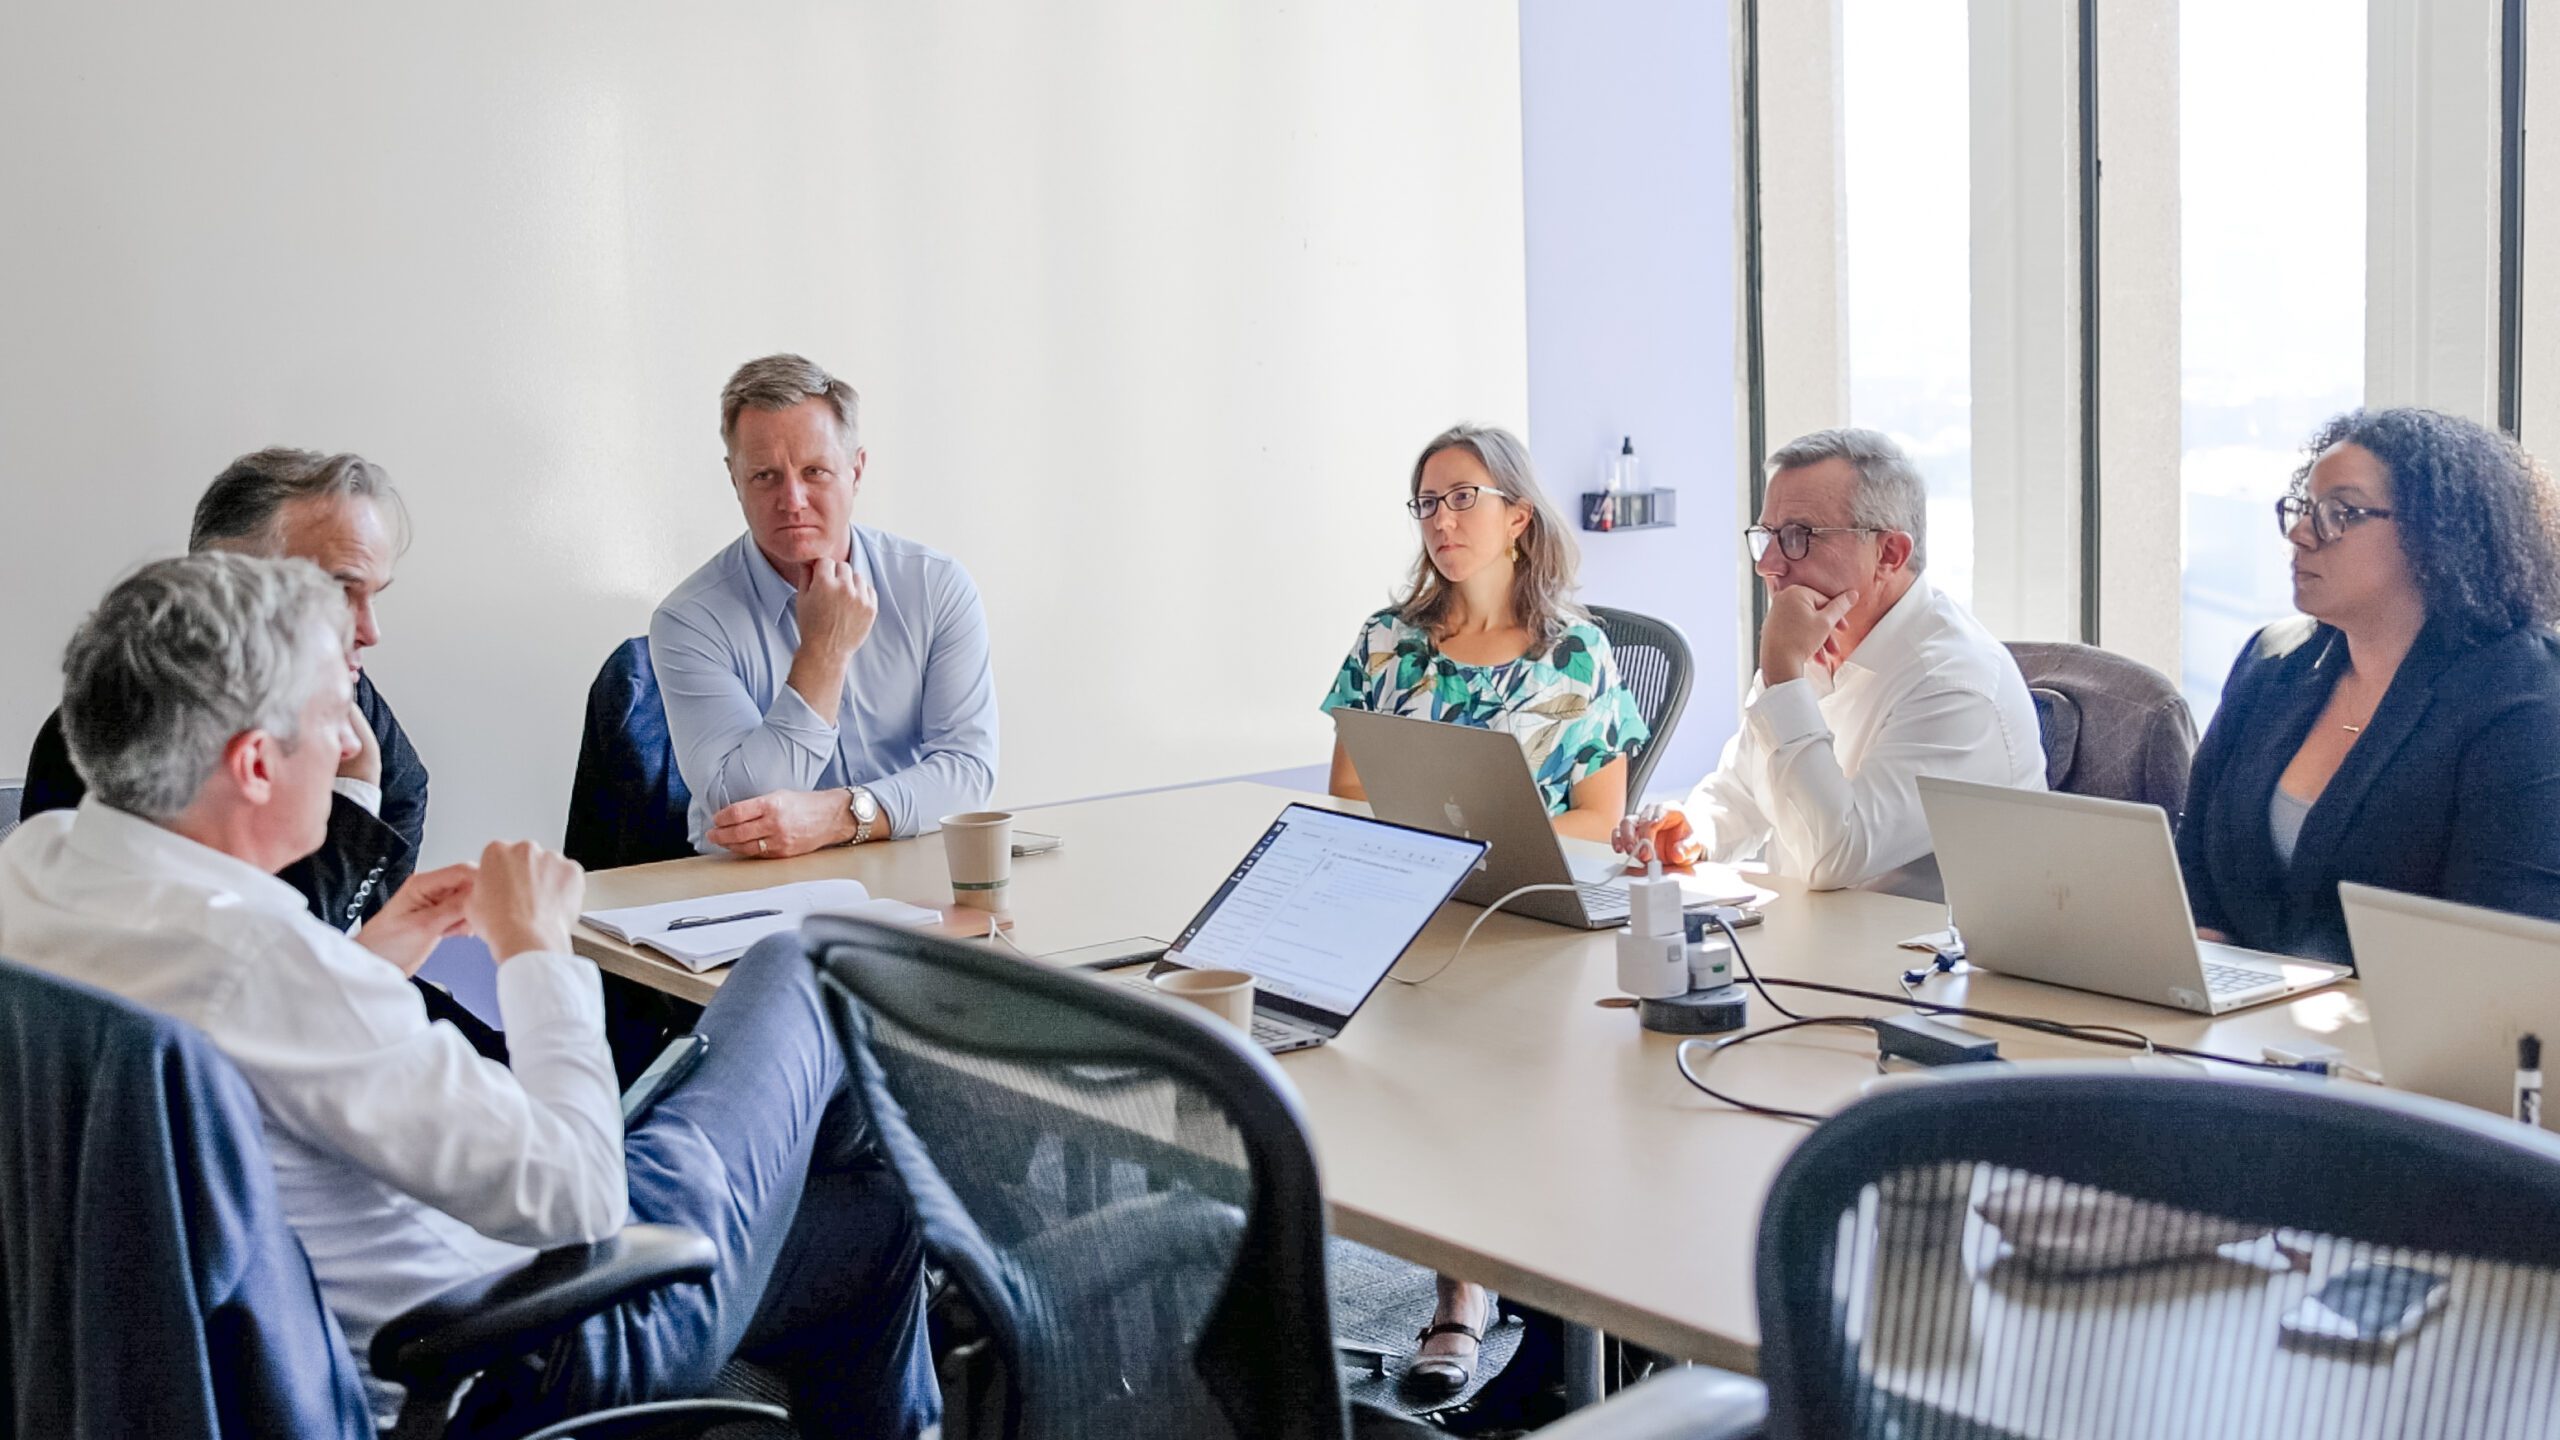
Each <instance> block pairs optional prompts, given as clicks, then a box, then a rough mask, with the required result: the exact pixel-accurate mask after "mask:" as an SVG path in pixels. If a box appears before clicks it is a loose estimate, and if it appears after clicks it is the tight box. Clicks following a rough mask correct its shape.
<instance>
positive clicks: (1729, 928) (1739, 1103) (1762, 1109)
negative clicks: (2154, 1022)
mask: <svg viewBox="0 0 2560 1440" xmlns="http://www.w3.org/2000/svg"><path fill="white" fill-rule="evenodd" d="M1705 914H1706V918H1707V919H1708V920H1709V921H1711V922H1713V923H1714V925H1715V927H1716V928H1717V929H1718V930H1721V931H1723V932H1724V938H1725V943H1726V944H1728V945H1731V946H1732V947H1733V963H1734V964H1735V965H1736V966H1737V967H1739V968H1740V969H1741V971H1742V978H1743V979H1744V980H1746V981H1748V982H1749V983H1750V985H1751V988H1752V989H1754V990H1756V991H1758V992H1759V993H1760V998H1761V999H1763V1000H1766V1001H1768V1002H1769V1008H1770V1009H1772V1010H1775V1011H1777V1012H1778V1013H1779V1014H1780V1015H1783V1016H1785V1017H1786V1019H1787V1023H1786V1024H1783V1025H1771V1026H1769V1027H1767V1028H1766V1029H1761V1030H1746V1031H1744V1032H1742V1033H1741V1034H1739V1035H1729V1036H1727V1037H1725V1038H1724V1039H1722V1040H1713V1041H1710V1040H1703V1039H1691V1040H1683V1041H1681V1042H1680V1045H1679V1048H1678V1049H1677V1050H1675V1051H1673V1052H1672V1062H1673V1063H1674V1064H1676V1065H1677V1066H1678V1067H1679V1069H1680V1078H1681V1079H1683V1080H1686V1081H1688V1082H1689V1084H1690V1085H1691V1086H1693V1087H1695V1088H1696V1089H1697V1090H1698V1091H1699V1092H1700V1093H1702V1094H1704V1095H1706V1096H1707V1097H1708V1098H1710V1099H1713V1100H1719V1101H1722V1102H1723V1103H1725V1104H1727V1105H1730V1106H1732V1107H1733V1108H1734V1109H1736V1110H1740V1111H1742V1112H1743V1113H1745V1114H1748V1115H1766V1116H1768V1117H1770V1118H1771V1119H1775V1120H1794V1121H1797V1122H1799V1123H1802V1124H1806V1125H1819V1124H1821V1123H1822V1122H1823V1121H1824V1120H1825V1119H1828V1118H1829V1117H1828V1116H1823V1115H1817V1114H1814V1113H1812V1112H1810V1111H1806V1110H1788V1109H1785V1108H1783V1107H1780V1106H1776V1105H1758V1104H1754V1103H1752V1102H1751V1101H1748V1100H1743V1099H1739V1098H1736V1097H1735V1096H1732V1095H1727V1094H1726V1093H1724V1092H1723V1091H1721V1090H1718V1089H1716V1088H1715V1087H1714V1086H1711V1085H1709V1084H1708V1083H1707V1082H1706V1081H1704V1080H1701V1079H1699V1078H1698V1075H1697V1072H1696V1071H1694V1070H1691V1069H1690V1068H1689V1047H1690V1046H1692V1045H1704V1046H1706V1047H1707V1058H1709V1059H1713V1058H1715V1057H1716V1056H1718V1055H1721V1054H1723V1053H1724V1051H1725V1049H1726V1047H1728V1046H1732V1045H1739V1044H1741V1043H1742V1042H1744V1041H1746V1040H1756V1039H1758V1038H1760V1037H1761V1036H1763V1035H1778V1034H1783V1033H1784V1032H1786V1031H1789V1030H1802V1029H1805V1028H1807V1027H1810V1026H1817V1025H1842V1026H1851V1027H1856V1028H1860V1029H1864V1030H1866V1031H1868V1032H1869V1033H1873V1032H1874V1031H1875V1029H1876V1026H1877V1024H1878V1021H1877V1019H1876V1017H1874V1016H1872V1015H1799V1014H1797V1013H1796V1012H1795V1011H1793V1010H1790V1009H1788V1008H1787V1007H1786V1006H1785V1005H1784V1004H1783V1003H1781V1002H1780V1001H1779V999H1778V997H1777V996H1776V995H1773V994H1771V993H1770V991H1769V987H1770V986H1772V985H1784V986H1789V987H1792V988H1794V989H1798V990H1812V991H1817V992H1819V993H1821V994H1825V995H1846V996H1849V997H1851V998H1852V999H1858V1000H1873V1001H1877V1002H1879V1003H1881V1004H1885V1005H1907V1006H1909V1007H1910V1008H1912V1009H1914V1010H1918V1011H1921V1012H1922V1013H1924V1014H1930V1015H1962V1016H1965V1017H1967V1018H1969V1019H1974V1020H1987V1021H1990V1022H1991V1023H1993V1024H1995V1025H2008V1026H2013V1027H2015V1028H2017V1029H2020V1030H2026V1031H2031V1032H2033V1033H2036V1034H2039V1035H2052V1036H2056V1037H2058V1038H2060V1039H2065V1040H2078V1041H2080V1042H2082V1043H2084V1044H2089V1045H2112V1046H2115V1047H2116V1048H2118V1049H2121V1050H2142V1051H2148V1052H2155V1053H2158V1054H2163V1055H2178V1056H2183V1057H2185V1058H2187V1059H2191V1060H2213V1061H2219V1062H2220V1063H2222V1064H2225V1065H2240V1066H2245V1067H2247V1068H2249V1069H2252V1070H2299V1069H2301V1068H2302V1067H2301V1066H2299V1065H2281V1064H2277V1063H2275V1062H2272V1061H2266V1060H2241V1059H2237V1058H2235V1057H2233V1056H2229V1055H2216V1054H2214V1053H2213V1052H2211V1051H2209V1050H2189V1049H2185V1048H2183V1047H2181V1046H2177V1045H2163V1044H2160V1043H2159V1042H2157V1041H2155V1040H2153V1039H2152V1038H2151V1037H2150V1036H2148V1035H2145V1034H2143V1033H2142V1032H2141V1031H2139V1030H2129V1029H2127V1028H2125V1027H2124V1026H2121V1025H2082V1024H2075V1023H2073V1022H2071V1021H2068V1020H2048V1019H2045V1018H2044V1017H2042V1016H2036V1015H2011V1014H2007V1013H2005V1012H2003V1011H1998V1010H1976V1009H1973V1008H1970V1007H1968V1006H1964V1005H1947V1004H1942V1003H1940V1002H1938V1001H1935V1000H1927V999H1923V998H1921V997H1920V996H1919V995H1917V994H1914V993H1911V991H1910V987H1909V986H1907V985H1906V986H1905V987H1904V993H1903V994H1902V995H1901V996H1900V997H1895V996H1892V995H1887V994H1885V993H1883V992H1882V991H1879V990H1860V989H1858V988H1856V987H1855V986H1850V985H1832V984H1827V983H1825V982H1823V981H1819V980H1788V979H1784V978H1778V979H1770V980H1763V979H1761V978H1760V974H1759V972H1758V971H1756V970H1754V969H1752V968H1751V958H1750V957H1749V956H1747V955H1745V954H1743V953H1742V937H1741V936H1739V935H1737V934H1735V933H1734V931H1733V924H1732V922H1731V921H1729V920H1727V919H1725V917H1724V915H1723V913H1722V912H1721V911H1719V910H1709V911H1707V912H1705Z"/></svg>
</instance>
